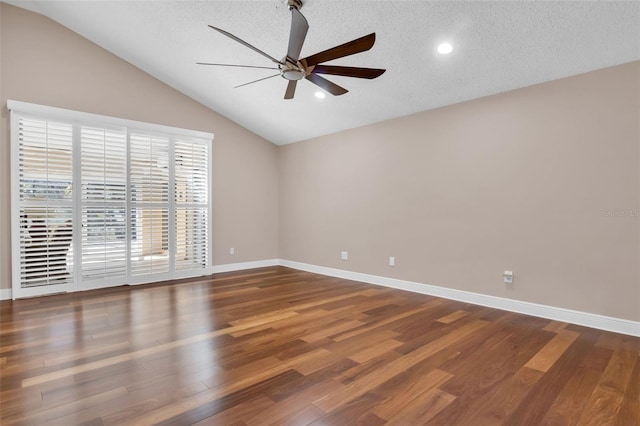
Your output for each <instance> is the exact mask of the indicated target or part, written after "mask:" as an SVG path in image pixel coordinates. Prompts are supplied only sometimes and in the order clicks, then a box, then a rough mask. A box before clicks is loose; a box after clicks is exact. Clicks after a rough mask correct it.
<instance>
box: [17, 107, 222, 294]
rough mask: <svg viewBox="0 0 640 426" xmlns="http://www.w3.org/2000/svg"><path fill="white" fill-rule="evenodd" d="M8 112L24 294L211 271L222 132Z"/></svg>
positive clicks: (38, 110)
mask: <svg viewBox="0 0 640 426" xmlns="http://www.w3.org/2000/svg"><path fill="white" fill-rule="evenodd" d="M7 106H8V107H9V110H10V111H11V133H10V135H11V221H12V232H11V236H12V268H13V275H12V291H13V297H14V298H16V297H25V296H36V295H42V294H50V293H57V292H67V291H74V290H87V289H92V288H99V287H107V286H112V285H122V284H138V283H145V282H152V281H158V280H169V279H173V278H183V277H190V276H196V275H204V274H206V273H208V272H209V270H210V267H211V250H210V249H209V244H211V237H210V235H211V230H210V223H211V222H210V216H209V215H210V214H211V199H210V190H211V186H210V185H211V181H210V179H211V178H210V173H211V169H210V164H211V152H210V147H211V140H212V138H213V135H211V134H209V133H204V132H197V131H192V130H185V129H176V128H173V127H166V126H158V125H154V124H148V123H141V122H134V121H129V120H122V119H117V118H112V117H104V116H99V115H94V114H86V113H81V112H77V111H69V110H63V109H60V108H51V107H45V106H41V105H33V104H27V103H23V102H15V101H8V102H7Z"/></svg>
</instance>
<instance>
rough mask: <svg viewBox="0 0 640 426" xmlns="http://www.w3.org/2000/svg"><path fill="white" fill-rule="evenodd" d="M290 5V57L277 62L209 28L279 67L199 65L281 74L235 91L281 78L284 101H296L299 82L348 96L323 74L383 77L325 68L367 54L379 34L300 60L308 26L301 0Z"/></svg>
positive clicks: (365, 70)
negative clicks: (285, 84) (294, 99)
mask: <svg viewBox="0 0 640 426" xmlns="http://www.w3.org/2000/svg"><path fill="white" fill-rule="evenodd" d="M287 5H288V6H289V10H290V11H291V31H290V34H289V47H288V49H287V55H286V56H285V57H284V58H282V59H281V60H278V59H276V58H274V57H272V56H270V55H268V54H267V53H265V52H263V51H262V50H260V49H258V48H257V47H255V46H252V45H251V44H249V43H247V42H246V41H244V40H241V39H240V38H238V37H236V36H234V35H233V34H231V33H229V32H227V31H224V30H222V29H220V28H216V27H214V26H212V25H209V27H210V28H212V29H214V30H216V31H218V32H220V33H222V34H224V35H225V36H227V37H229V38H231V39H233V40H235V41H237V42H238V43H240V44H243V45H245V46H246V47H248V48H249V49H252V50H254V51H255V52H257V53H259V54H261V55H262V56H264V57H266V58H268V59H270V60H271V61H272V62H273V63H274V64H276V65H277V67H260V66H253V65H233V64H214V63H208V62H197V64H198V65H215V66H222V67H241V68H261V69H272V70H278V74H274V75H270V76H268V77H264V78H260V79H258V80H254V81H250V82H248V83H244V84H241V85H239V86H235V87H236V88H238V87H242V86H246V85H248V84H253V83H257V82H259V81H263V80H267V79H269V78H273V77H277V76H281V77H282V78H284V79H285V80H288V81H289V83H288V84H287V90H286V91H285V94H284V98H285V99H293V96H294V94H295V91H296V84H297V83H298V80H302V79H303V78H305V79H307V80H309V81H310V82H312V83H313V84H315V85H316V86H319V87H320V88H322V89H324V90H326V91H327V92H329V93H331V94H332V95H335V96H338V95H344V94H345V93H347V92H348V90H347V89H345V88H344V87H341V86H338V85H337V84H335V83H333V82H331V81H329V80H327V79H326V78H324V77H322V76H320V74H331V75H340V76H344V77H355V78H368V79H373V78H376V77H379V76H381V75H382V74H383V73H384V72H385V71H386V70H383V69H379V68H359V67H342V66H335V65H322V63H323V62H328V61H332V60H334V59H338V58H343V57H345V56H349V55H353V54H355V53H360V52H364V51H366V50H369V49H371V47H373V44H374V43H375V41H376V34H375V33H371V34H369V35H366V36H364V37H360V38H357V39H355V40H351V41H349V42H347V43H344V44H341V45H339V46H335V47H332V48H331V49H327V50H323V51H322V52H319V53H316V54H315V55H311V56H307V57H306V58H302V59H300V58H299V56H300V51H301V50H302V44H303V43H304V39H305V37H306V35H307V30H308V29H309V24H308V23H307V20H306V19H305V17H304V16H302V13H300V8H301V7H302V0H287Z"/></svg>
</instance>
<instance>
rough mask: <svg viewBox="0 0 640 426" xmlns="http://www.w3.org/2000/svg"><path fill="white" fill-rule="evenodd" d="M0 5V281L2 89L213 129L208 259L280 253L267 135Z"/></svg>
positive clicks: (0, 247) (4, 261)
mask: <svg viewBox="0 0 640 426" xmlns="http://www.w3.org/2000/svg"><path fill="white" fill-rule="evenodd" d="M0 14H1V21H0V22H1V29H0V37H1V56H0V58H1V61H2V63H1V65H0V90H1V92H0V106H1V107H2V121H1V123H2V129H1V131H0V139H1V140H0V204H1V205H2V208H1V209H0V288H10V286H11V284H10V282H11V281H10V280H11V268H10V266H11V265H10V245H9V240H10V235H11V233H10V222H9V219H10V217H9V212H10V211H9V208H8V206H9V200H10V196H9V129H8V111H7V108H6V101H7V99H14V100H18V101H24V102H32V103H37V104H43V105H49V106H55V107H60V108H67V109H72V110H78V111H84V112H90V113H97V114H104V115H109V116H115V117H121V118H127V119H132V120H139V121H145V122H150V123H158V124H163V125H168V126H176V127H182V128H188V129H194V130H202V131H207V132H212V133H214V134H215V140H214V143H213V158H214V160H213V199H214V216H213V232H214V235H215V237H214V244H213V256H214V263H215V264H225V263H235V262H245V261H254V260H261V259H273V258H277V257H278V242H277V241H278V203H277V200H278V171H277V166H278V149H277V147H276V146H275V145H273V144H271V143H270V142H268V141H266V140H264V139H262V138H260V137H258V136H256V135H255V134H253V133H251V132H249V131H248V130H246V129H244V128H242V127H240V126H238V125H237V124H235V123H233V122H231V121H229V120H227V119H226V118H224V117H222V116H221V115H219V114H217V113H215V112H213V111H211V110H210V109H208V108H206V107H204V106H202V105H201V104H199V103H197V102H195V101H193V100H192V99H190V98H188V97H186V96H184V95H182V94H180V93H179V92H177V91H176V90H173V89H172V88H170V87H168V86H166V85H165V84H163V83H161V82H160V81H158V80H156V79H154V78H153V77H151V76H149V75H148V74H146V73H144V72H142V71H141V70H139V69H138V68H135V67H134V66H132V65H130V64H129V63H127V62H125V61H123V60H121V59H119V58H117V57H115V56H114V55H112V54H110V53H109V52H107V51H105V50H103V49H101V48H100V47H98V46H96V45H95V44H93V43H91V42H89V41H88V40H86V39H84V38H83V37H80V36H79V35H77V34H75V33H73V32H71V31H70V30H68V29H66V28H65V27H63V26H61V25H59V24H57V23H55V22H54V21H52V20H50V19H48V18H45V17H42V16H40V15H37V14H34V13H31V12H28V11H26V10H23V9H19V8H16V7H13V6H9V5H6V4H0ZM230 247H234V248H235V250H236V254H235V255H234V256H230V255H229V248H230Z"/></svg>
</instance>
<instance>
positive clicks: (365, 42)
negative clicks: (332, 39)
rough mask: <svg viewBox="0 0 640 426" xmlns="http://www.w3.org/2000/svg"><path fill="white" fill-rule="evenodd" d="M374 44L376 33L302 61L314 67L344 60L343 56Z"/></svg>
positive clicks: (369, 47) (358, 51) (366, 48)
mask: <svg viewBox="0 0 640 426" xmlns="http://www.w3.org/2000/svg"><path fill="white" fill-rule="evenodd" d="M375 42H376V33H371V34H369V35H366V36H364V37H360V38H357V39H355V40H351V41H349V42H347V43H344V44H341V45H340V46H336V47H332V48H331V49H327V50H323V51H322V52H319V53H316V54H315V55H311V56H309V57H307V58H304V59H302V60H301V61H305V62H306V65H307V66H311V65H316V64H319V63H321V62H327V61H331V60H333V59H338V58H344V57H345V56H349V55H353V54H354V53H360V52H364V51H365V50H369V49H371V48H372V47H373V44H374V43H375Z"/></svg>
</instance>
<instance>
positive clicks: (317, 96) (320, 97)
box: [316, 92, 326, 99]
mask: <svg viewBox="0 0 640 426" xmlns="http://www.w3.org/2000/svg"><path fill="white" fill-rule="evenodd" d="M325 96H326V95H325V94H324V93H323V92H316V98H318V99H324V98H325Z"/></svg>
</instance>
